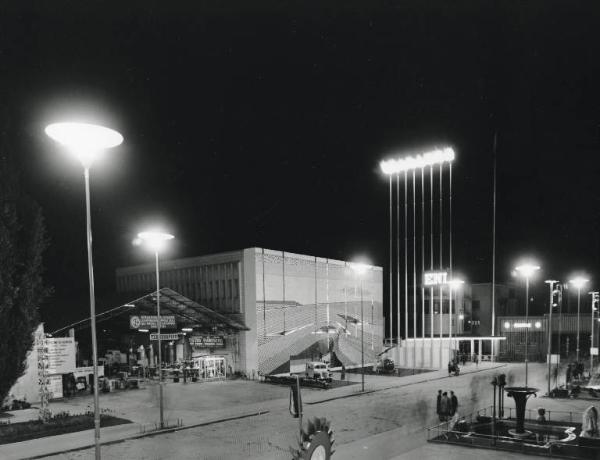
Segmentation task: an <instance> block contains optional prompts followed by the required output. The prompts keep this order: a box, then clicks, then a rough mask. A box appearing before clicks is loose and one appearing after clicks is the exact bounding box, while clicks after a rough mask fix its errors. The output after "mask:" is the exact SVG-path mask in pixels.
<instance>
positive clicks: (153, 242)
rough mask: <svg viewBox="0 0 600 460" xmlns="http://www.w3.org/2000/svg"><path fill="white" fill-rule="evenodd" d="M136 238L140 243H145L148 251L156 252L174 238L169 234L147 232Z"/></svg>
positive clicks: (139, 234)
mask: <svg viewBox="0 0 600 460" xmlns="http://www.w3.org/2000/svg"><path fill="white" fill-rule="evenodd" d="M137 238H138V240H139V241H140V242H142V243H146V245H147V246H148V248H149V249H151V250H152V251H155V252H158V251H160V250H161V249H163V248H164V247H165V245H166V242H167V241H169V240H172V239H173V238H175V237H174V236H173V235H171V234H170V233H163V232H157V231H148V232H141V233H138V234H137Z"/></svg>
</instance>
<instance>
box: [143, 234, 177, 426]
mask: <svg viewBox="0 0 600 460" xmlns="http://www.w3.org/2000/svg"><path fill="white" fill-rule="evenodd" d="M137 237H138V239H139V241H140V242H142V243H145V244H146V246H147V247H148V249H150V250H151V251H153V252H154V260H155V261H156V328H157V333H158V334H157V341H158V345H157V346H158V400H159V411H160V428H161V429H163V428H164V417H163V412H164V410H163V376H162V344H161V340H160V275H159V272H158V253H159V251H161V250H162V249H163V248H164V247H165V246H166V243H167V241H168V240H172V239H173V238H175V237H174V236H173V235H171V234H169V233H163V232H157V231H149V232H141V233H138V235H137Z"/></svg>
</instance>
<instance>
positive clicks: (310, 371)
mask: <svg viewBox="0 0 600 460" xmlns="http://www.w3.org/2000/svg"><path fill="white" fill-rule="evenodd" d="M305 375H306V378H307V379H314V380H324V381H327V382H331V380H332V377H331V375H332V374H331V372H330V371H329V367H327V364H325V363H322V362H319V361H315V362H312V363H306V373H305Z"/></svg>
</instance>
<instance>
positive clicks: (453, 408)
mask: <svg viewBox="0 0 600 460" xmlns="http://www.w3.org/2000/svg"><path fill="white" fill-rule="evenodd" d="M456 409H458V398H457V397H456V395H455V394H454V391H450V415H454V414H456Z"/></svg>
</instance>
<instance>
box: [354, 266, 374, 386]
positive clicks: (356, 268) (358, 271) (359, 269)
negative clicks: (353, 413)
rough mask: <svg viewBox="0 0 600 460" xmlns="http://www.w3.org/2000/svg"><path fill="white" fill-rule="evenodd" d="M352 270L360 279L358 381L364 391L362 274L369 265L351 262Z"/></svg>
mask: <svg viewBox="0 0 600 460" xmlns="http://www.w3.org/2000/svg"><path fill="white" fill-rule="evenodd" d="M351 267H352V269H353V270H354V272H355V273H356V274H357V275H358V278H359V279H360V369H361V370H360V381H361V390H360V391H363V392H364V391H365V340H364V331H365V322H364V317H363V278H364V274H365V273H366V272H367V270H369V269H370V268H371V267H370V266H369V265H367V264H363V263H353V264H352V265H351Z"/></svg>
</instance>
